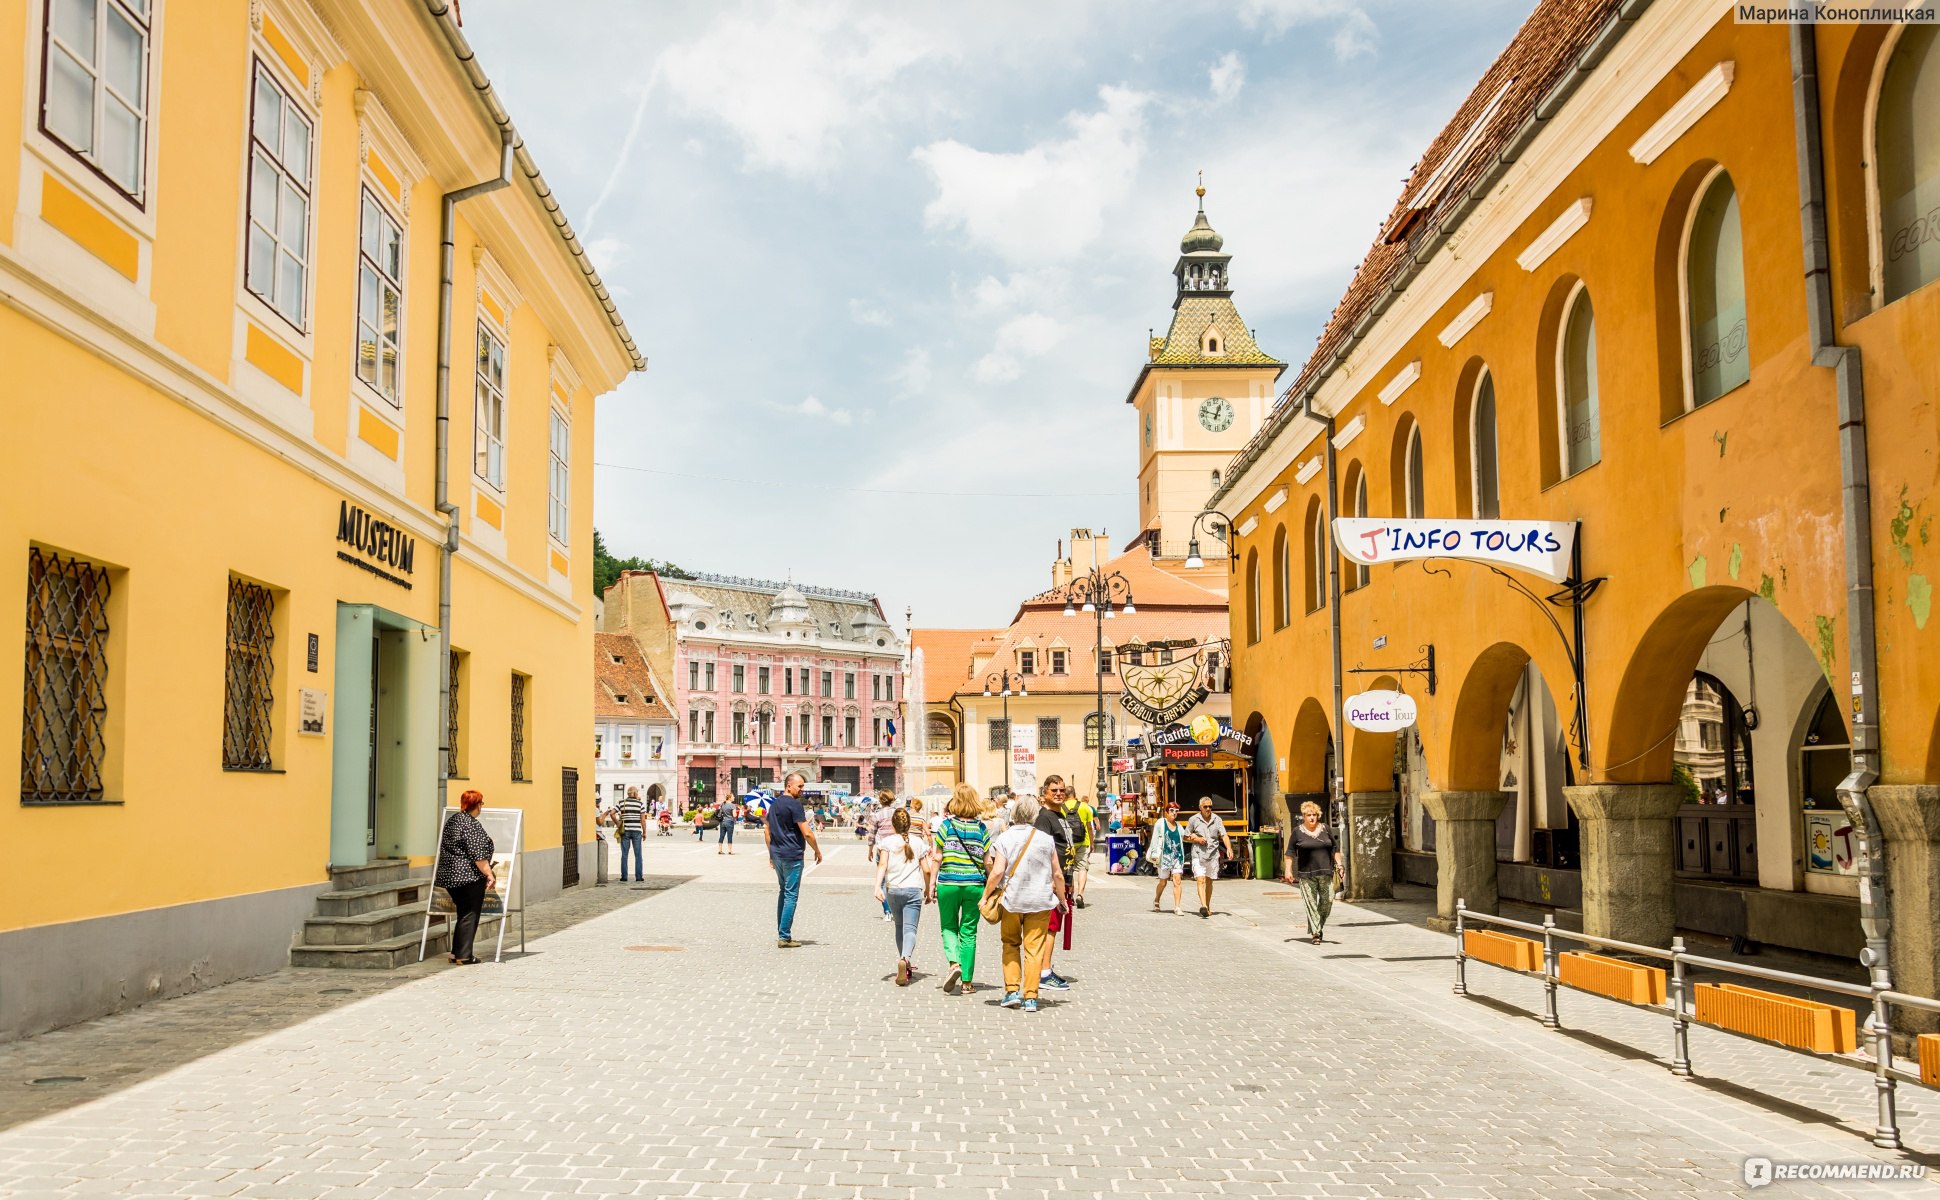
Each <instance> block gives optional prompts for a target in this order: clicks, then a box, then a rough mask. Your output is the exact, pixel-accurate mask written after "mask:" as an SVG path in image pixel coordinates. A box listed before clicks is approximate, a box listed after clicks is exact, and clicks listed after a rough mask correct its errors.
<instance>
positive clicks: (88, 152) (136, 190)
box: [34, 0, 157, 211]
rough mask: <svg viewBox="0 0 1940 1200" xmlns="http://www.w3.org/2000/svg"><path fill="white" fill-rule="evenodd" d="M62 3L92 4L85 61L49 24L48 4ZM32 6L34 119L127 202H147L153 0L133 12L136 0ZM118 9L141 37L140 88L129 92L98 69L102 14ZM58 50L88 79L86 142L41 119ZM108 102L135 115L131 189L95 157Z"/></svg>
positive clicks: (104, 17) (70, 0) (46, 134)
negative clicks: (36, 15) (37, 26)
mask: <svg viewBox="0 0 1940 1200" xmlns="http://www.w3.org/2000/svg"><path fill="white" fill-rule="evenodd" d="M63 3H80V4H92V5H93V7H94V12H95V19H94V42H95V44H94V46H93V47H92V50H91V61H88V62H84V61H82V59H81V57H80V55H79V54H78V53H77V51H78V49H79V47H75V46H69V45H68V44H67V42H66V41H65V40H63V39H62V38H60V37H59V36H58V35H57V34H56V33H55V30H54V19H53V18H54V8H55V6H56V5H58V4H63ZM37 7H39V8H40V10H41V38H40V77H39V79H38V80H37V81H36V83H37V86H36V91H35V97H34V103H35V106H36V112H35V120H34V125H35V127H36V128H38V130H39V131H40V133H41V134H42V135H43V136H44V137H46V138H47V139H48V140H49V141H50V142H52V143H53V144H55V145H57V146H59V147H60V148H61V149H62V150H64V151H66V152H67V153H68V154H70V155H72V156H73V157H74V159H75V161H77V162H79V163H81V164H82V165H83V166H84V167H86V168H87V169H88V171H89V172H90V173H91V174H93V175H94V176H95V177H96V178H98V179H100V180H101V182H102V183H104V184H106V185H107V186H108V187H109V188H110V189H112V190H113V191H114V193H115V194H116V195H118V196H120V197H122V198H123V199H125V200H127V201H129V202H130V203H132V204H133V205H134V206H135V207H136V208H138V209H143V210H144V211H145V210H146V208H147V204H148V167H149V161H150V158H151V152H152V147H151V146H150V144H149V130H150V127H151V125H152V124H153V122H152V121H151V120H150V113H149V111H148V98H149V96H150V95H152V94H153V93H154V90H155V83H154V72H155V54H154V42H155V24H156V13H155V9H156V7H157V4H156V3H152V2H151V3H143V4H141V5H140V7H141V8H142V9H144V10H145V11H144V12H143V13H141V14H140V15H137V13H136V12H135V9H136V4H134V3H130V2H129V0H42V3H41V4H40V5H38V6H37ZM114 14H118V15H119V16H120V17H121V19H122V20H123V21H125V22H126V23H127V24H128V26H129V27H130V28H132V29H133V30H134V31H135V32H136V33H137V34H138V35H140V38H141V94H140V95H139V96H137V97H134V98H132V99H131V98H130V97H128V96H126V95H124V94H123V93H122V92H121V90H120V89H118V88H116V87H115V86H114V85H113V84H111V83H109V82H108V80H107V78H106V76H105V74H104V72H103V70H102V60H103V58H104V57H105V55H106V51H107V45H106V43H107V36H108V33H107V30H108V18H109V16H110V15H114ZM55 54H60V55H62V56H63V57H65V58H67V59H68V60H69V61H71V62H73V63H74V65H75V66H77V67H79V68H80V69H81V70H82V71H83V72H84V73H85V74H86V75H87V76H88V78H89V80H90V81H91V86H90V89H89V93H90V101H91V102H90V105H89V116H88V119H89V125H90V128H89V131H88V132H89V140H90V143H91V145H90V147H89V148H88V149H85V150H83V149H81V148H80V147H78V146H75V145H73V144H71V143H70V142H69V141H68V140H67V139H66V138H65V137H63V136H62V135H60V134H59V133H56V132H55V131H54V129H53V127H52V126H51V125H49V124H48V122H47V100H48V94H49V82H50V81H51V79H52V77H53V73H54V61H55V60H54V55H55ZM108 103H114V104H117V105H119V106H120V107H122V108H123V109H126V110H127V111H129V112H131V113H133V114H134V117H135V149H136V155H137V157H136V161H135V183H134V187H133V189H132V190H131V189H129V188H128V187H126V186H124V185H123V183H122V181H120V180H118V179H116V178H115V177H114V176H112V175H111V174H109V173H108V170H107V169H106V168H105V167H103V166H102V163H101V159H100V157H99V148H100V144H101V131H102V129H103V127H104V121H103V113H104V109H105V106H106V105H107V104H108Z"/></svg>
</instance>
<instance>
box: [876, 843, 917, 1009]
mask: <svg viewBox="0 0 1940 1200" xmlns="http://www.w3.org/2000/svg"><path fill="white" fill-rule="evenodd" d="M909 831H910V816H909V809H908V808H901V807H899V808H897V809H895V810H894V811H893V812H891V813H890V815H889V829H888V831H887V832H885V833H884V834H882V835H881V836H880V837H879V838H877V840H876V899H877V900H879V901H881V902H882V903H883V904H884V905H886V906H887V907H888V909H889V919H890V928H891V929H893V930H894V931H895V934H896V986H897V987H908V986H909V981H910V975H911V972H910V966H909V960H910V959H911V958H912V957H914V956H915V954H916V931H917V929H918V928H920V927H921V922H922V916H923V892H924V890H925V886H926V884H927V882H928V866H929V860H930V847H929V845H928V844H927V843H925V842H921V841H916V840H912V839H911V837H910V833H909Z"/></svg>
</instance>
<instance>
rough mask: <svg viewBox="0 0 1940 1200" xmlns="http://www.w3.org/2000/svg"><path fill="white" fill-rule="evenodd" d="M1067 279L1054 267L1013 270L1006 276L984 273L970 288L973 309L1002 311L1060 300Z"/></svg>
mask: <svg viewBox="0 0 1940 1200" xmlns="http://www.w3.org/2000/svg"><path fill="white" fill-rule="evenodd" d="M1069 282H1070V280H1069V278H1068V277H1067V275H1066V274H1065V272H1064V271H1062V270H1059V269H1057V268H1055V267H1050V268H1046V269H1044V270H1041V271H1013V272H1011V274H1010V276H1009V277H1008V278H1005V279H999V278H997V277H996V276H994V275H986V276H984V277H983V278H982V279H979V280H978V281H977V282H976V284H975V285H974V286H973V287H972V288H971V289H970V302H971V307H972V308H973V310H975V311H977V312H983V313H1003V312H1010V311H1013V310H1015V309H1019V308H1023V307H1024V306H1026V305H1032V306H1039V305H1046V304H1055V303H1059V302H1061V301H1062V299H1063V297H1064V294H1065V291H1066V286H1067V284H1068V283H1069Z"/></svg>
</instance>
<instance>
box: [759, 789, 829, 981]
mask: <svg viewBox="0 0 1940 1200" xmlns="http://www.w3.org/2000/svg"><path fill="white" fill-rule="evenodd" d="M806 782H807V780H806V779H805V778H804V777H803V775H802V773H801V772H800V771H790V772H789V773H788V778H786V779H784V780H782V784H781V795H779V796H776V797H775V799H774V802H773V803H771V804H770V805H768V819H767V822H766V824H765V825H764V826H763V829H764V831H765V832H766V833H767V835H768V863H769V865H771V866H772V867H774V869H775V882H776V884H778V885H779V886H780V889H781V894H780V895H779V896H777V897H776V898H775V945H777V946H779V947H780V948H782V949H783V950H793V949H794V948H795V947H797V946H799V945H801V943H800V942H798V941H796V940H795V902H796V900H797V899H798V898H799V897H800V896H801V890H802V853H803V850H804V848H806V849H809V850H813V851H815V862H816V865H817V866H819V865H821V862H822V847H821V845H820V844H819V843H818V842H816V840H815V831H814V830H813V829H811V828H809V824H808V813H807V812H806V811H805V810H804V809H803V808H802V785H803V784H804V783H806Z"/></svg>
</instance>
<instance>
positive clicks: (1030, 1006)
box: [1024, 1000, 1037, 1012]
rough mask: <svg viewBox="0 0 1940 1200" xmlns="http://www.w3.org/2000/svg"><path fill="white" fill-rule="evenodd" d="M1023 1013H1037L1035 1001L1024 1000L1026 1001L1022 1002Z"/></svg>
mask: <svg viewBox="0 0 1940 1200" xmlns="http://www.w3.org/2000/svg"><path fill="white" fill-rule="evenodd" d="M1024 1011H1025V1012H1036V1011H1037V1001H1035V1000H1026V1001H1024Z"/></svg>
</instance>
